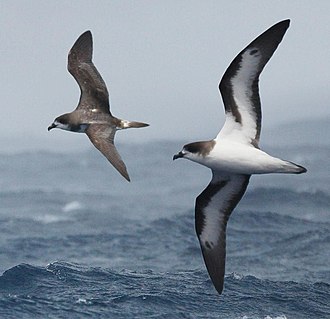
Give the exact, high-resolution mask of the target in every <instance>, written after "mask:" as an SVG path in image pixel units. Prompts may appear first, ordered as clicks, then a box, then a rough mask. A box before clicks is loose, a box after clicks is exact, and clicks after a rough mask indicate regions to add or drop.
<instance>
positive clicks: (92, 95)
mask: <svg viewBox="0 0 330 319" xmlns="http://www.w3.org/2000/svg"><path fill="white" fill-rule="evenodd" d="M92 55H93V39H92V33H91V32H90V31H86V32H84V33H83V34H82V35H81V36H80V37H79V38H78V39H77V41H76V42H75V44H74V45H73V47H72V48H71V50H70V52H69V55H68V71H69V72H70V73H71V74H72V76H73V77H74V78H75V79H76V81H77V82H78V84H79V87H80V91H81V96H80V100H79V104H78V106H77V109H87V110H91V109H93V111H94V112H95V111H96V110H98V111H100V112H103V113H110V110H109V93H108V90H107V87H106V85H105V82H104V81H103V79H102V77H101V75H100V73H99V72H98V71H97V69H96V67H95V65H94V64H93V62H92Z"/></svg>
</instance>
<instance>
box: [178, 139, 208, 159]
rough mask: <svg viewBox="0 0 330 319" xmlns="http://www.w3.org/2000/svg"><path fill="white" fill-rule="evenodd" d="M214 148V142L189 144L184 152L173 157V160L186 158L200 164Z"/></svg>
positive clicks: (184, 148) (183, 149)
mask: <svg viewBox="0 0 330 319" xmlns="http://www.w3.org/2000/svg"><path fill="white" fill-rule="evenodd" d="M211 148H213V141H203V142H194V143H189V144H186V145H184V146H183V148H182V150H181V151H180V152H179V153H178V154H175V155H174V156H173V160H176V159H178V158H186V159H189V160H191V161H194V162H200V161H201V160H202V159H203V158H204V157H205V156H206V155H207V154H208V153H209V151H210V150H211Z"/></svg>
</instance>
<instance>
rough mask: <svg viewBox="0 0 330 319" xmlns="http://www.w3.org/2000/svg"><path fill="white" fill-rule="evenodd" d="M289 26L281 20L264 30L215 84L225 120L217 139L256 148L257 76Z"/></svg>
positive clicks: (258, 107) (257, 123)
mask: <svg viewBox="0 0 330 319" xmlns="http://www.w3.org/2000/svg"><path fill="white" fill-rule="evenodd" d="M289 24H290V20H284V21H281V22H279V23H277V24H275V25H274V26H272V27H271V28H269V29H268V30H266V31H265V32H264V33H262V34H261V35H260V36H258V37H257V38H256V39H255V40H253V41H252V42H251V43H250V44H249V45H248V46H247V47H246V48H245V49H243V50H242V51H241V52H240V53H239V54H238V55H237V56H236V57H235V59H234V60H233V61H232V62H231V64H230V65H229V67H228V69H227V70H226V72H225V74H224V75H223V77H222V79H221V81H220V84H219V89H220V92H221V96H222V99H223V103H224V107H225V113H226V121H225V124H224V126H223V128H222V130H221V131H220V133H219V135H218V137H220V138H221V137H222V136H226V137H230V138H232V139H233V140H236V139H237V140H239V141H242V140H244V141H246V142H247V143H252V144H253V145H254V146H258V142H259V137H260V130H261V104H260V97H259V86H258V82H259V75H260V73H261V71H262V70H263V68H264V66H265V65H266V63H267V62H268V60H269V59H270V58H271V56H272V55H273V53H274V52H275V50H276V48H277V46H278V45H279V43H280V42H281V41H282V38H283V36H284V34H285V32H286V30H287V28H288V27H289Z"/></svg>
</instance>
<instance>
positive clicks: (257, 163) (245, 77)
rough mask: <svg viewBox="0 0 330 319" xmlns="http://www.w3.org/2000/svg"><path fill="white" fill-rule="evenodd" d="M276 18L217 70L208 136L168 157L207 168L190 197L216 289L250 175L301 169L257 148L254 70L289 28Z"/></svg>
mask: <svg viewBox="0 0 330 319" xmlns="http://www.w3.org/2000/svg"><path fill="white" fill-rule="evenodd" d="M289 24H290V20H284V21H281V22H279V23H277V24H275V25H274V26H272V27H271V28H269V29H268V30H267V31H265V32H264V33H262V34H261V35H260V36H259V37H257V38H256V39H255V40H254V41H252V42H251V43H250V44H249V45H248V46H247V47H246V48H245V49H243V50H242V51H241V52H240V53H239V54H238V55H237V56H236V57H235V59H234V60H233V61H232V63H231V64H230V65H229V67H228V69H227V70H226V72H225V74H224V75H223V77H222V79H221V81H220V85H219V89H220V92H221V96H222V99H223V103H224V107H225V114H226V120H225V124H224V126H223V128H222V129H221V131H220V132H219V134H218V136H217V137H216V138H215V139H213V140H211V141H203V142H194V143H190V144H187V145H185V146H184V147H183V149H182V150H181V151H180V152H179V153H178V154H176V155H174V157H173V159H177V158H186V159H189V160H191V161H193V162H197V163H199V164H201V165H204V166H206V167H209V168H210V169H211V170H212V179H211V182H210V183H209V185H208V186H207V187H206V188H205V189H204V191H203V192H202V193H201V194H200V195H199V196H198V197H197V198H196V204H195V227H196V232H197V236H198V239H199V242H200V246H201V249H202V254H203V257H204V261H205V264H206V268H207V270H208V273H209V275H210V277H211V280H212V282H213V284H214V286H215V288H216V290H217V291H218V293H219V294H221V293H222V290H223V282H224V274H225V258H226V227H227V222H228V219H229V217H230V214H231V212H232V211H233V209H234V208H235V207H236V205H237V204H238V202H239V201H240V200H241V198H242V196H243V194H244V193H245V191H246V188H247V186H248V183H249V179H250V176H251V175H252V174H267V173H293V174H300V173H305V172H306V169H305V168H304V167H302V166H300V165H297V164H294V163H292V162H289V161H285V160H282V159H279V158H276V157H272V156H270V155H268V154H267V153H265V152H263V151H262V150H260V148H259V147H258V144H259V138H260V130H261V105H260V97H259V87H258V81H259V75H260V73H261V71H262V70H263V68H264V66H265V65H266V63H267V62H268V60H269V59H270V58H271V56H272V55H273V53H274V51H275V50H276V48H277V46H278V45H279V43H280V42H281V41H282V38H283V36H284V34H285V32H286V30H287V28H288V27H289Z"/></svg>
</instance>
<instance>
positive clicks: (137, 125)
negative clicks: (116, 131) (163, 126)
mask: <svg viewBox="0 0 330 319" xmlns="http://www.w3.org/2000/svg"><path fill="white" fill-rule="evenodd" d="M146 126H149V124H147V123H142V122H135V121H127V120H121V121H120V125H119V128H121V129H125V128H131V127H132V128H140V127H146Z"/></svg>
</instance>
